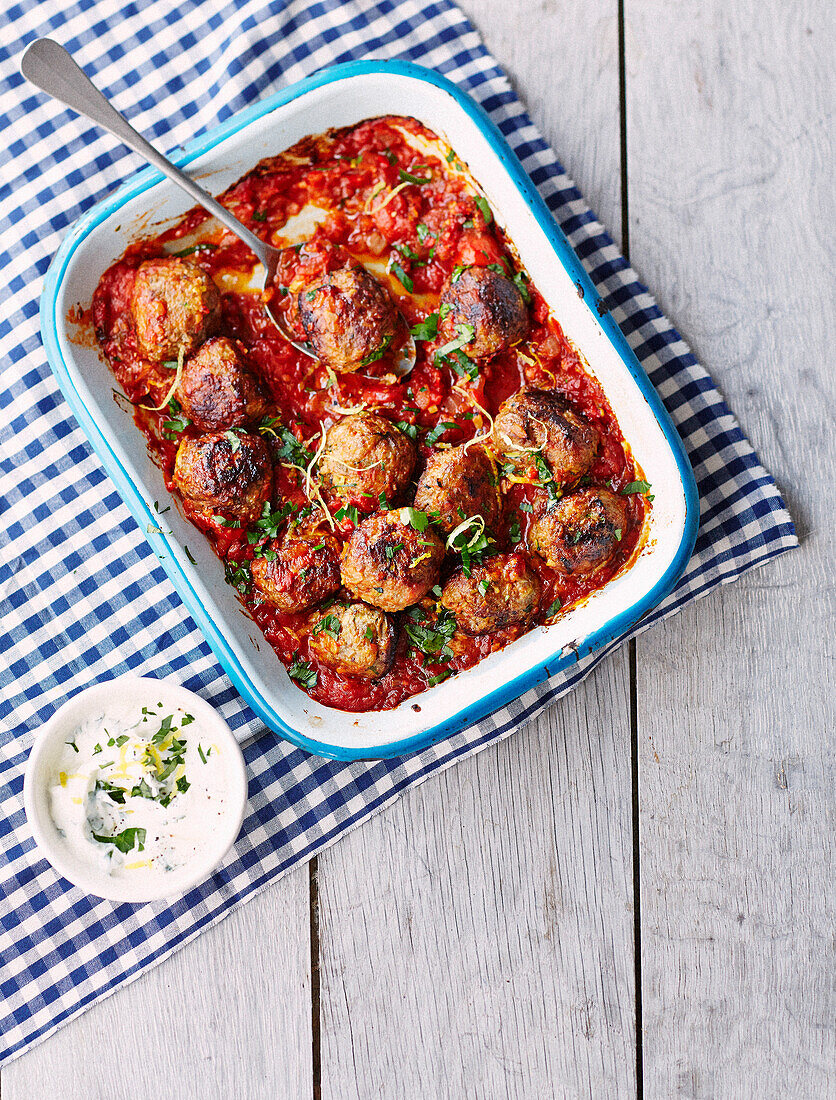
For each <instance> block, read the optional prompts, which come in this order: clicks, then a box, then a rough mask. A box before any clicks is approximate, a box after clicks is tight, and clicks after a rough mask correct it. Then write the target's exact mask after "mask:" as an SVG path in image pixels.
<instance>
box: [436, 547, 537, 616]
mask: <svg viewBox="0 0 836 1100" xmlns="http://www.w3.org/2000/svg"><path fill="white" fill-rule="evenodd" d="M539 599H540V580H539V578H538V577H537V574H536V573H535V572H534V571H533V570H532V569H531V568H530V566H529V565H528V563H527V562H526V561H525V558H524V557H523V556H522V555H521V554H496V555H494V557H491V558H487V559H486V560H485V561H484V562H483V563H482V565H474V566H473V568H472V570H471V574H470V576H469V577H467V576H465V574H464V573H463V572H460V573H456V574H455V576H453V577H451V578H450V580H449V581H448V582H447V584H446V585H445V586H444V591H443V592H442V594H441V604H442V606H443V607H446V608H447V610H448V611H451V612H452V613H453V614H454V615H455V617H456V624H457V625H458V626H459V628H460V629H461V630H464V631H465V632H466V633H467V634H492V633H493V632H494V631H495V630H501V629H502V628H503V627H506V626H511V625H512V624H513V623H524V622H527V621H528V620H529V619H530V618H531V616H532V615H533V614H534V612H535V611H536V609H537V604H538V601H539Z"/></svg>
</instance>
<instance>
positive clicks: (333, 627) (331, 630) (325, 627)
mask: <svg viewBox="0 0 836 1100" xmlns="http://www.w3.org/2000/svg"><path fill="white" fill-rule="evenodd" d="M342 629H343V628H342V623H341V622H340V620H339V619H338V618H337V616H336V615H325V616H324V617H323V618H321V619H320V620H319V622H318V623H316V624H315V625H314V628H313V630H312V631H311V633H312V634H328V635H330V636H331V637H332V638H339V636H340V634H341V633H342Z"/></svg>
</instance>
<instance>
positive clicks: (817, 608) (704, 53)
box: [626, 0, 836, 1100]
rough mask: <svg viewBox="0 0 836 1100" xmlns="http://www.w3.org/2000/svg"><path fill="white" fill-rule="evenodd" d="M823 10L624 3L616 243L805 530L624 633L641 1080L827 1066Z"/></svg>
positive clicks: (687, 1084)
mask: <svg viewBox="0 0 836 1100" xmlns="http://www.w3.org/2000/svg"><path fill="white" fill-rule="evenodd" d="M833 14H834V12H833V5H832V4H829V3H827V2H826V0H821V2H815V3H811V2H808V3H805V4H792V5H786V4H784V3H782V2H781V0H768V2H767V0H744V2H741V3H738V4H735V5H729V4H727V3H723V2H721V0H704V2H702V3H699V4H696V3H695V4H689V5H688V6H687V12H686V11H685V10H683V6H682V5H670V4H669V3H667V2H663V0H650V2H648V0H642V2H641V3H637V2H634V0H628V4H627V35H626V49H627V53H626V56H627V119H628V127H629V128H628V165H629V178H628V193H629V207H630V209H629V215H630V232H631V253H632V259H633V262H634V264H635V265H636V267H637V268H638V269H639V271H640V272H641V273H642V275H643V277H644V278H645V279H646V280H647V281H648V282H649V283H650V285H651V286H653V287H654V288H656V289H657V290H658V291H659V293H660V298H661V301H662V304H663V307H664V308H666V309H669V310H670V312H671V313H672V315H673V316H674V317H675V318H676V320H677V322H678V323H679V324H680V326H681V327H682V329H683V331H684V334H685V336H686V339H688V340H689V341H690V342H691V344H692V346H693V347H694V348H695V351H696V353H697V354H698V356H699V357H700V358H701V359H702V360H703V361H704V362H705V363H706V364H707V365H708V366H709V368H710V369H711V370H712V371H713V372H714V374H715V377H716V378H717V380H718V383H719V384H720V386H721V388H722V389H723V391H724V392H725V394H726V395H727V397H728V399H729V401H730V404H731V405H732V407H733V408H734V409H735V410H736V412H737V413H738V415H739V417H740V419H741V420H742V422H743V426H744V429H745V430H746V431H747V432H748V433H749V434H750V436H751V438H752V439H753V442H754V443H755V446H756V447H757V448H758V449H759V451H760V453H761V455H762V456H763V458H764V461H765V462H766V464H767V465H768V466H769V467H770V468H771V470H772V471H773V472H774V474H775V475H776V477H777V480H778V482H779V484H780V485H781V486H782V488H783V489H784V491H785V493H786V495H787V497H788V500H789V502H790V506H791V509H792V511H793V512H794V514H795V517H796V519H797V520H798V524H799V529H800V533H801V535H802V539H803V546H802V549H801V550H800V551H797V552H795V553H794V554H792V555H789V556H788V557H785V558H784V559H782V560H780V561H779V562H776V563H772V564H770V565H769V566H767V567H766V568H765V569H764V570H762V571H756V572H755V573H753V574H751V575H750V576H749V577H747V578H746V579H745V580H743V581H742V582H740V583H738V584H736V585H734V586H732V587H730V588H726V589H724V590H722V591H721V592H719V593H716V594H714V595H712V596H711V597H710V598H708V599H707V600H705V601H704V602H702V603H700V604H699V605H697V606H695V607H693V608H691V609H689V610H688V611H687V612H686V613H685V614H683V615H681V616H680V617H678V618H677V619H675V620H674V621H673V622H671V623H669V624H667V625H666V626H664V627H663V628H662V629H658V630H655V631H652V632H650V633H648V634H647V635H645V636H643V637H642V638H641V639H640V640H639V643H638V670H639V675H638V721H639V727H638V729H639V744H640V746H641V749H640V806H641V814H640V822H641V848H640V852H641V883H642V889H641V915H642V976H643V982H642V990H643V1016H644V1051H643V1053H644V1084H645V1096H646V1097H648V1098H651V1100H655V1098H657V1097H658V1098H665V1100H667V1098H668V1097H673V1096H683V1097H684V1096H687V1097H693V1098H703V1097H712V1098H723V1097H729V1098H734V1100H740V1098H747V1097H765V1096H769V1097H773V1096H775V1097H777V1096H781V1097H804V1098H809V1097H819V1096H822V1097H823V1096H825V1095H832V1088H833V1082H834V1080H836V1034H834V1019H836V1016H835V1015H834V1002H833V995H832V978H833V962H834V959H833V954H834V953H833V939H832V936H833V928H834V917H836V913H834V907H833V901H834V894H833V881H834V828H833V826H834V811H833V781H834V777H836V767H834V753H833V739H832V727H833V717H834V709H833V701H832V700H833V691H832V684H833V653H832V638H833V623H834V618H836V616H835V615H834V600H833V581H832V562H831V559H832V549H830V548H829V547H828V546H827V545H826V543H827V539H826V536H825V532H828V533H829V532H830V531H831V530H832V522H833V515H834V511H836V508H835V507H834V506H836V494H834V490H833V481H832V471H833V469H834V468H836V446H834V432H833V416H832V407H833V397H832V363H831V354H830V352H831V346H830V340H829V339H828V332H827V329H828V327H829V326H828V320H829V318H830V317H832V303H831V298H832V289H831V288H832V272H831V270H830V269H829V266H828V260H827V257H826V249H825V243H824V235H825V234H827V233H829V231H830V227H831V226H832V223H833V217H834V209H833V201H832V200H833V192H832V187H833V184H832V171H831V167H830V166H831V165H832V163H833V130H832V122H831V121H830V119H831V116H832V112H833V99H834V95H833V83H832V42H833V33H834V26H833Z"/></svg>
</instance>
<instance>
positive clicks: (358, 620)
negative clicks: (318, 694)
mask: <svg viewBox="0 0 836 1100" xmlns="http://www.w3.org/2000/svg"><path fill="white" fill-rule="evenodd" d="M396 640H397V639H396V635H395V627H394V625H393V623H392V620H391V619H390V618H389V616H388V615H387V614H386V612H385V611H380V610H379V609H378V608H376V607H369V606H368V604H365V603H359V602H358V603H336V604H334V605H333V606H332V607H329V608H327V609H325V610H324V611H321V612H317V613H316V614H315V615H312V616H311V635H310V641H309V645H310V648H311V651H312V652H313V654H314V655H315V656H316V657H318V658H319V660H320V661H322V663H323V664H325V665H328V667H329V668H331V669H333V670H334V672H336V673H339V675H340V676H361V677H362V678H363V679H364V680H379V679H380V677H381V676H383V675H384V674H385V673H386V672H388V671H389V669H390V667H391V665H392V661H393V660H394V659H395V646H396Z"/></svg>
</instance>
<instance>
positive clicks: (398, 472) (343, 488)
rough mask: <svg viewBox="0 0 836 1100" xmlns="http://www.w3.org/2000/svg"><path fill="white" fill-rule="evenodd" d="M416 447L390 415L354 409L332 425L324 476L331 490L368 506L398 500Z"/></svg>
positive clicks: (321, 473) (322, 461) (322, 462)
mask: <svg viewBox="0 0 836 1100" xmlns="http://www.w3.org/2000/svg"><path fill="white" fill-rule="evenodd" d="M416 457H417V449H416V446H415V444H414V443H413V441H412V440H411V439H410V438H409V437H408V436H406V435H404V434H403V432H402V431H400V429H398V428H396V427H395V425H394V424H393V423H392V422H391V420H386V419H385V418H384V417H382V416H378V415H377V413H371V412H362V413H352V414H351V415H350V416H346V417H343V419H342V420H338V421H337V423H336V424H333V425H332V426H331V427H330V428H329V429H328V434H327V436H326V440H325V449H324V450H323V452H322V456H321V458H320V460H319V478H320V481H321V482H322V485H323V487H324V488H325V489H327V490H328V492H329V493H330V494H331V496H333V497H336V498H337V499H338V500H344V501H350V502H353V503H355V504H357V505H359V507H360V508H361V509H364V510H365V511H369V510H370V509H371V508H373V507H374V508H377V507H378V504H379V502H380V500H381V494H383V498H382V499H383V501H384V502H385V503H387V504H392V503H394V502H395V501H396V500H397V498H398V497H399V495H400V494H401V493H402V492H403V490H404V489H405V488H406V486H407V485H408V484H409V479H410V477H411V476H412V470H413V467H414V466H415V459H416Z"/></svg>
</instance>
